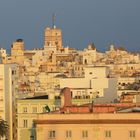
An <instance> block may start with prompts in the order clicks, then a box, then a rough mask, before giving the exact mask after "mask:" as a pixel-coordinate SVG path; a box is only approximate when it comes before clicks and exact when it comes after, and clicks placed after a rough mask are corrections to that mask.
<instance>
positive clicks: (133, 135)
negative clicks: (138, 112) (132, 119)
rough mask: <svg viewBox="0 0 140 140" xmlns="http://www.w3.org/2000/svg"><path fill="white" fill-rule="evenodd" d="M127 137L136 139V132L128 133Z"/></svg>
mask: <svg viewBox="0 0 140 140" xmlns="http://www.w3.org/2000/svg"><path fill="white" fill-rule="evenodd" d="M129 137H130V138H135V137H136V132H135V131H134V130H131V131H129Z"/></svg>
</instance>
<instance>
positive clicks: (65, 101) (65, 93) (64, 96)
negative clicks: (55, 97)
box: [61, 87, 72, 107]
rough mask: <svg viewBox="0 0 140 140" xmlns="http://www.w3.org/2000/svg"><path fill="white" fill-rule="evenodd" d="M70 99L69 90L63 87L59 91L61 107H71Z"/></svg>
mask: <svg viewBox="0 0 140 140" xmlns="http://www.w3.org/2000/svg"><path fill="white" fill-rule="evenodd" d="M71 105H72V97H71V91H70V88H68V87H65V88H63V89H62V90H61V107H66V106H71Z"/></svg>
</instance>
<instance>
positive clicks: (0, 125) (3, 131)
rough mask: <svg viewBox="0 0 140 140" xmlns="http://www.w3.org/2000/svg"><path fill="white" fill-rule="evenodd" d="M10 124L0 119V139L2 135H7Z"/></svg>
mask: <svg viewBox="0 0 140 140" xmlns="http://www.w3.org/2000/svg"><path fill="white" fill-rule="evenodd" d="M7 132H8V124H7V122H6V121H4V120H2V119H0V140H1V138H2V137H4V136H7Z"/></svg>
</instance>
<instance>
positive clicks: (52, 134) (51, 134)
mask: <svg viewBox="0 0 140 140" xmlns="http://www.w3.org/2000/svg"><path fill="white" fill-rule="evenodd" d="M55 135H56V133H55V131H54V130H51V131H49V138H55Z"/></svg>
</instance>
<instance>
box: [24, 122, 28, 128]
mask: <svg viewBox="0 0 140 140" xmlns="http://www.w3.org/2000/svg"><path fill="white" fill-rule="evenodd" d="M23 127H25V128H27V127H28V121H27V120H23Z"/></svg>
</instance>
